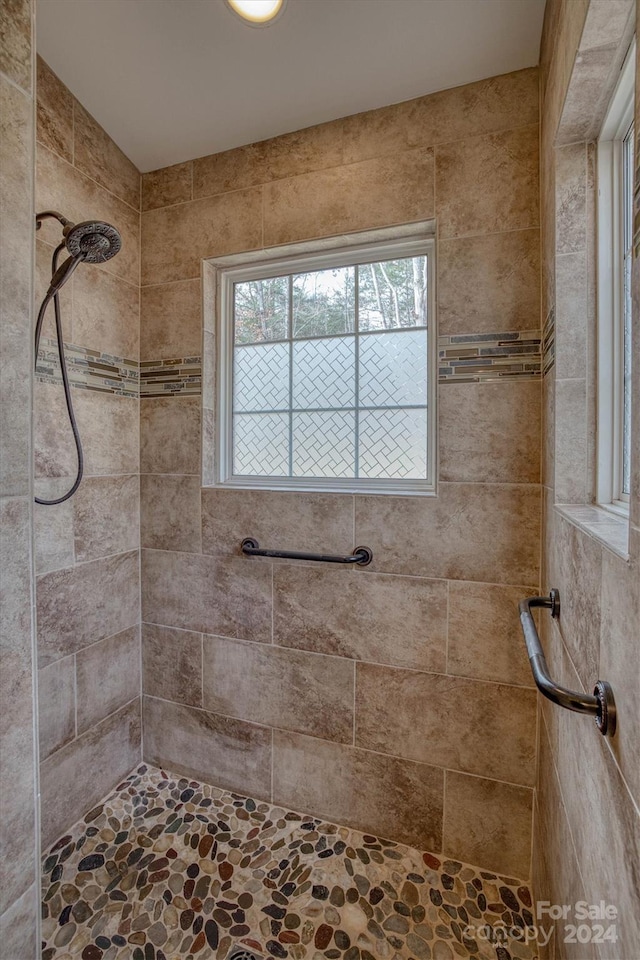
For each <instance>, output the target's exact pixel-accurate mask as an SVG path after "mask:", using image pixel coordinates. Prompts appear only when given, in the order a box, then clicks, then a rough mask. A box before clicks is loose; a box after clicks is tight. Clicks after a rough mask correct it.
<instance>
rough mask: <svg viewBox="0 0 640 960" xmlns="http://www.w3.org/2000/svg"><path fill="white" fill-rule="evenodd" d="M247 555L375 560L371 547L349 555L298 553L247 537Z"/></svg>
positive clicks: (244, 545)
mask: <svg viewBox="0 0 640 960" xmlns="http://www.w3.org/2000/svg"><path fill="white" fill-rule="evenodd" d="M240 547H241V549H242V552H243V553H244V554H245V556H247V557H272V558H273V559H275V560H317V561H318V562H319V563H357V564H358V566H359V567H366V566H367V564H369V563H371V561H372V560H373V551H372V550H371V549H370V548H369V547H356V548H355V550H354V551H353V553H351V554H349V556H336V555H333V554H327V553H298V552H296V551H294V550H263V549H262V548H261V547H260V544H259V543H258V541H257V540H254V539H253V537H246V538H245V539H244V540H243V541H242V543H241V544H240Z"/></svg>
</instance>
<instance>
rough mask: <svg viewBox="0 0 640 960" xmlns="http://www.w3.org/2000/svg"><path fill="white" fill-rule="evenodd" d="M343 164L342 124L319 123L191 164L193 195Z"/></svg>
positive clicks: (239, 187)
mask: <svg viewBox="0 0 640 960" xmlns="http://www.w3.org/2000/svg"><path fill="white" fill-rule="evenodd" d="M342 162H343V121H342V120H336V121H334V122H332V123H322V124H319V125H318V126H315V127H307V128H305V129H304V130H296V131H295V132H294V133H286V134H284V136H280V137H273V138H272V139H270V140H261V141H259V142H258V143H250V144H247V145H246V146H243V147H237V148H236V149H234V150H225V151H224V152H223V153H215V154H211V155H210V156H207V157H200V158H199V159H197V160H194V162H193V195H194V197H206V196H211V195H213V194H216V193H227V192H229V191H232V190H241V189H244V188H246V187H254V186H257V185H258V184H261V183H269V182H271V181H272V180H282V179H284V178H286V177H295V176H299V175H300V174H303V173H310V172H311V171H313V170H321V169H324V168H325V167H337V166H339V165H340V164H341V163H342Z"/></svg>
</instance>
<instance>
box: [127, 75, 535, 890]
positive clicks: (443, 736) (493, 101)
mask: <svg viewBox="0 0 640 960" xmlns="http://www.w3.org/2000/svg"><path fill="white" fill-rule="evenodd" d="M142 192H143V214H142V256H141V259H142V289H141V339H140V342H141V359H143V360H158V359H168V358H170V357H186V356H189V355H192V354H194V353H196V355H199V354H200V352H201V346H200V345H201V342H202V341H201V338H202V329H203V325H204V327H205V329H206V330H207V331H208V332H207V333H206V335H205V336H206V338H207V340H206V350H205V363H206V364H207V363H210V360H211V357H212V354H213V343H212V339H211V337H212V334H211V333H210V332H209V331H211V330H212V329H213V328H212V319H213V318H212V314H211V312H210V309H209V307H207V312H206V313H205V316H204V318H203V316H202V312H201V289H200V278H201V269H202V265H201V261H202V258H206V257H215V256H218V255H222V254H227V253H232V252H240V251H247V250H252V249H257V248H260V247H263V246H269V245H275V244H282V243H289V242H292V241H297V240H307V239H310V238H317V237H330V236H332V235H335V234H338V233H340V232H343V231H357V230H364V229H369V228H373V227H379V226H391V225H394V224H402V223H406V222H408V221H417V220H423V219H425V218H430V217H433V216H435V217H436V222H437V224H438V230H439V241H440V242H439V247H438V255H439V258H438V269H439V288H438V315H439V321H440V332H441V333H442V334H446V335H448V334H458V333H467V334H469V333H481V332H491V331H506V330H518V331H519V330H531V329H536V328H537V325H538V317H539V252H538V247H539V224H538V76H537V71H536V70H525V71H521V72H519V73H514V74H509V75H507V76H504V77H496V78H493V79H491V80H487V81H483V82H481V83H477V84H472V85H470V86H467V87H461V88H458V89H456V90H450V91H444V92H442V93H438V94H435V95H434V96H429V97H425V98H422V99H419V100H415V101H411V102H410V103H406V104H400V105H398V106H395V107H389V108H384V109H383V110H377V111H372V112H371V113H367V114H362V115H359V116H356V117H349V118H346V119H344V120H339V121H336V122H335V123H329V124H325V125H322V126H320V127H314V128H311V129H309V130H302V131H299V132H298V133H295V134H289V135H287V136H285V137H279V138H276V139H274V140H270V141H266V142H264V143H259V144H251V145H249V146H247V147H241V148H238V149H237V150H232V151H229V152H227V153H224V154H217V155H215V156H211V157H204V158H200V159H198V160H195V161H193V163H183V164H178V165H176V166H174V167H170V168H167V169H165V170H160V171H155V172H153V173H150V174H145V175H144V176H143V191H142ZM203 320H204V323H203ZM205 377H208V379H206V380H205V385H204V396H203V398H202V402H201V399H200V398H191V397H180V396H177V397H170V398H159V399H144V400H142V401H141V473H142V484H141V490H142V530H141V542H142V546H143V548H144V549H143V555H144V556H143V568H142V571H143V572H142V604H143V621H145V623H144V626H143V672H144V690H145V694H146V697H145V707H144V731H145V737H144V739H145V756H146V758H147V759H148V760H149V761H154V762H157V763H164V764H167V765H168V766H170V767H173V768H175V769H177V770H179V771H182V772H183V773H185V774H187V775H194V776H199V777H202V778H204V779H205V780H210V781H213V782H215V783H220V784H222V785H224V786H227V787H231V788H232V789H235V790H239V791H241V792H245V793H246V792H253V793H254V794H256V795H258V796H261V797H272V798H273V799H274V800H276V801H277V802H279V803H283V804H285V805H288V806H291V807H293V808H298V809H302V810H305V811H309V812H311V813H316V814H319V815H321V816H325V817H329V818H330V819H333V820H336V821H338V822H341V823H346V824H350V825H353V826H357V827H360V828H361V829H365V830H370V831H373V832H378V833H382V834H383V835H386V836H392V837H396V838H398V839H402V840H406V841H408V842H411V843H415V844H417V845H418V846H422V847H424V848H428V849H431V850H434V851H440V850H445V851H446V852H447V853H448V854H450V855H452V856H458V857H461V858H463V859H466V860H470V861H472V862H477V863H480V864H481V865H484V866H486V867H488V868H490V869H500V870H504V871H506V872H508V873H510V874H512V875H515V876H519V877H522V878H526V877H528V876H529V870H530V845H531V844H530V841H531V814H532V803H533V789H532V787H533V782H534V771H535V748H536V746H535V727H536V721H535V695H534V693H533V691H532V690H531V677H530V673H529V672H528V665H527V662H526V659H525V657H524V651H523V646H522V642H521V638H520V636H519V626H518V620H517V615H516V601H517V600H518V599H519V598H520V597H521V596H523V595H524V594H526V593H528V592H530V591H532V590H533V591H535V590H536V588H537V584H538V580H539V562H538V561H539V522H540V489H539V482H540V459H539V449H540V386H539V383H536V382H534V381H520V382H517V381H509V382H506V381H505V382H502V383H494V384H456V383H450V384H445V385H443V386H442V389H441V397H440V438H441V439H440V456H441V473H440V480H441V484H440V488H439V495H438V497H437V499H429V498H420V497H415V498H411V497H365V496H357V497H352V496H346V495H345V496H342V495H321V494H302V493H300V494H297V493H282V492H255V491H254V492H250V491H231V490H222V491H221V490H215V489H211V488H204V489H202V491H201V490H200V479H201V464H200V446H199V442H200V437H201V434H204V436H205V438H206V436H207V434H208V432H209V431H210V430H211V426H212V419H213V403H214V400H213V391H212V375H211V374H210V373H209V372H208V368H206V369H205ZM205 476H206V474H205ZM249 535H251V536H255V537H257V538H258V540H259V541H260V542H261V543H264V544H265V545H267V544H268V546H270V547H273V548H285V547H286V548H290V549H294V550H295V549H298V550H305V549H307V550H318V551H321V550H324V551H331V552H339V553H342V552H344V551H345V550H348V549H350V548H351V547H352V546H353V545H354V544H357V543H367V544H368V545H370V546H371V547H372V548H373V552H374V562H373V564H372V566H371V567H370V568H368V569H367V570H342V569H340V570H336V569H335V568H333V567H329V566H328V565H327V566H322V567H320V566H315V565H314V566H312V565H295V564H287V563H277V564H272V563H271V562H269V561H263V560H250V559H246V558H243V557H242V556H241V555H240V551H239V544H240V541H241V540H242V539H243V537H245V536H249ZM480 823H487V824H489V829H487V830H481V829H479V826H478V825H479V824H480Z"/></svg>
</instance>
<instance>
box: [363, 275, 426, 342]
mask: <svg viewBox="0 0 640 960" xmlns="http://www.w3.org/2000/svg"><path fill="white" fill-rule="evenodd" d="M358 318H359V320H358V322H359V328H360V330H393V329H397V328H399V327H426V325H427V258H426V257H405V258H403V259H401V260H386V261H385V262H384V263H363V264H361V265H360V266H359V267H358Z"/></svg>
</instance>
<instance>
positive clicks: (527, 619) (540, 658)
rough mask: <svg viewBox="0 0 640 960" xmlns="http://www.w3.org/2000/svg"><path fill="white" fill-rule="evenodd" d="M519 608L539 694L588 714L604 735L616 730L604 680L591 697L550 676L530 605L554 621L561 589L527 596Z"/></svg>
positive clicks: (610, 696)
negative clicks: (562, 685) (538, 608)
mask: <svg viewBox="0 0 640 960" xmlns="http://www.w3.org/2000/svg"><path fill="white" fill-rule="evenodd" d="M518 607H519V610H520V623H521V625H522V632H523V634H524V639H525V643H526V645H527V653H528V654H529V663H530V665H531V672H532V673H533V679H534V680H535V682H536V686H537V688H538V690H539V691H540V693H541V694H542V695H543V696H544V697H546V698H547V700H551V702H552V703H557V704H558V706H559V707H564V708H565V709H566V710H574V711H575V712H576V713H587V714H589V715H590V716H592V717H595V721H596V726H597V728H598V730H599V731H600V733H601V734H602V735H603V736H609V737H612V736H613V735H614V733H615V732H616V702H615V699H614V696H613V690H612V689H611V686H610V684H608V683H607V681H606V680H598V682H597V683H596V685H595V688H594V691H593V696H590V695H589V694H585V693H577V692H576V691H574V690H567V688H566V687H561V686H560V685H559V684H557V683H556V682H555V681H554V680H552V679H551V677H550V676H549V668H548V667H547V661H546V659H545V655H544V651H543V649H542V644H541V643H540V637H539V636H538V631H537V630H536V625H535V621H534V619H533V616H532V614H531V608H532V607H543V608H544V609H547V610H550V611H551V616H552V617H553V618H554V620H557V619H558V617H559V616H560V592H559V591H558V590H555V589H554V590H552V591H551V592H550V594H549V596H548V597H528V598H527V599H525V600H521V601H520V603H519V604H518Z"/></svg>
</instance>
